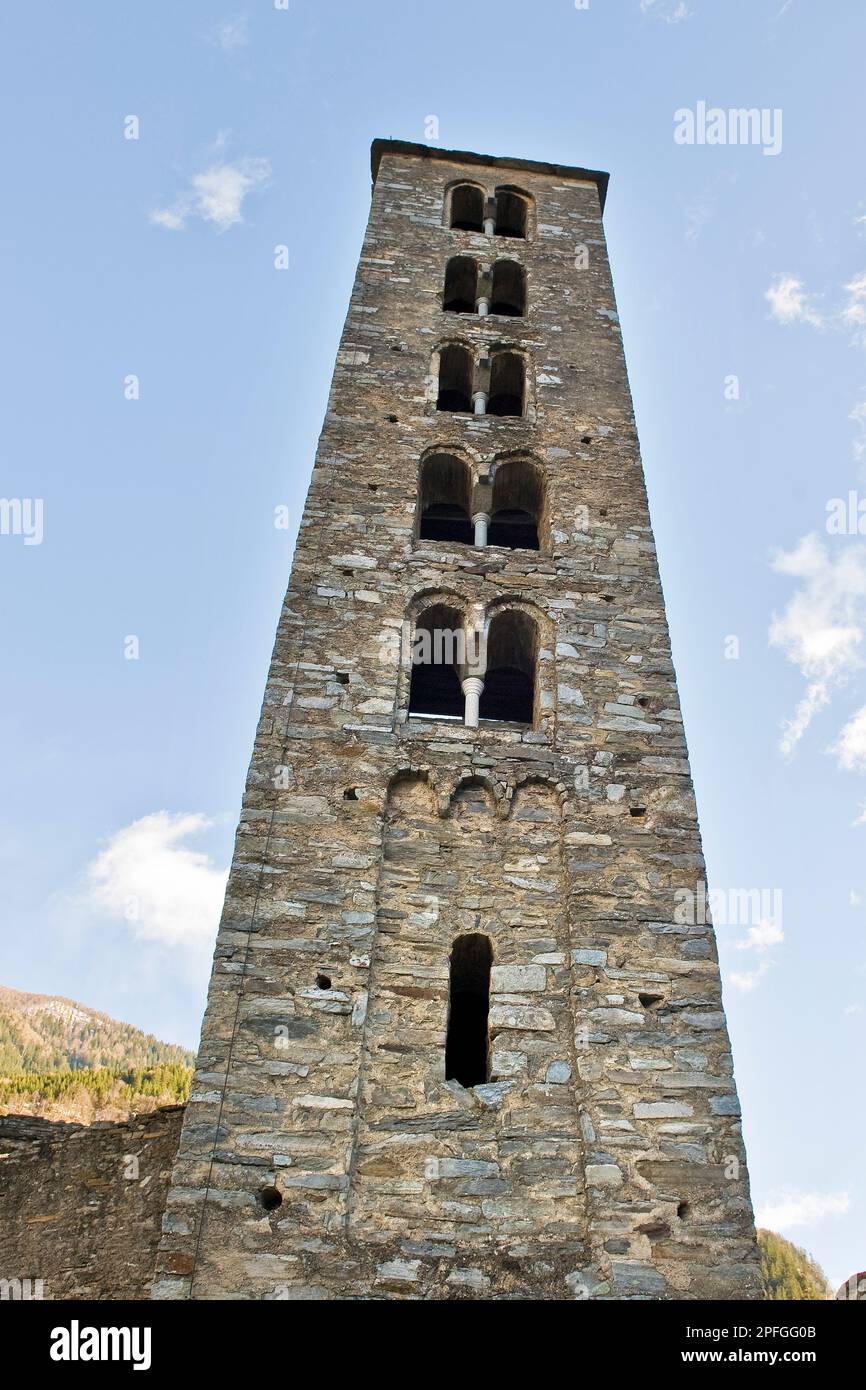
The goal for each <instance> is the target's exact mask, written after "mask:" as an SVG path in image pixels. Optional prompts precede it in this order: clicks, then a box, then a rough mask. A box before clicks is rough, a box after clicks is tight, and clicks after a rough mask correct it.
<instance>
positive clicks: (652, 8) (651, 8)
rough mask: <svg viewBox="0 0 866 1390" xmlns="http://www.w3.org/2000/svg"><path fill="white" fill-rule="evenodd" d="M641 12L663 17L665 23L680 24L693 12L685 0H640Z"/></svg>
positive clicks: (657, 17)
mask: <svg viewBox="0 0 866 1390" xmlns="http://www.w3.org/2000/svg"><path fill="white" fill-rule="evenodd" d="M640 12H641V14H648V15H651V16H652V18H653V19H661V20H663V21H664V23H665V24H680V23H682V21H683V20H684V19H690V18H691V15H692V13H693V12H692V11H691V10H690V9H689V8H688V6H687V5H686V3H685V0H640Z"/></svg>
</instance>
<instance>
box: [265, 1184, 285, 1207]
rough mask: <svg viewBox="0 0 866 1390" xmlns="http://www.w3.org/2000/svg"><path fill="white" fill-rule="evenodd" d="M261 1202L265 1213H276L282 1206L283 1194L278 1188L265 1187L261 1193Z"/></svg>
mask: <svg viewBox="0 0 866 1390" xmlns="http://www.w3.org/2000/svg"><path fill="white" fill-rule="evenodd" d="M259 1201H260V1202H261V1204H262V1206H263V1207H264V1209H265V1211H276V1209H277V1207H279V1206H282V1202H283V1194H282V1192H281V1191H280V1189H279V1188H278V1187H273V1186H271V1187H263V1188H262V1190H261V1192H260V1193H259Z"/></svg>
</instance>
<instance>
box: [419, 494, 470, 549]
mask: <svg viewBox="0 0 866 1390" xmlns="http://www.w3.org/2000/svg"><path fill="white" fill-rule="evenodd" d="M420 539H421V540H422V541H453V542H456V544H458V545H472V543H473V541H474V539H475V533H474V531H473V529H472V522H471V521H470V520H469V517H468V516H467V514H466V512H465V511H464V510H463V508H462V507H458V506H457V505H456V504H455V503H453V502H433V503H432V504H431V505H430V506H429V507H428V508H427V509H426V511H424V513H423V514H422V516H421V531H420Z"/></svg>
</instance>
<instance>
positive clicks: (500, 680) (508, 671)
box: [479, 609, 538, 724]
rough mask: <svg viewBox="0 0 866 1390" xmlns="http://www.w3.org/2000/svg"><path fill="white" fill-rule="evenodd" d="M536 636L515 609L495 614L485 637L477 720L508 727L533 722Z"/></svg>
mask: <svg viewBox="0 0 866 1390" xmlns="http://www.w3.org/2000/svg"><path fill="white" fill-rule="evenodd" d="M537 648H538V634H537V632H536V627H535V624H534V622H533V621H532V619H531V618H530V617H528V616H527V614H526V613H522V612H520V610H519V609H506V610H505V611H504V612H502V613H497V614H495V616H494V618H493V621H492V622H491V624H490V630H489V632H488V634H487V672H486V674H485V677H484V690H483V692H482V695H481V702H480V707H479V717H480V718H481V719H495V720H499V721H501V722H503V723H508V724H532V723H533V722H534V718H535V663H536V653H537Z"/></svg>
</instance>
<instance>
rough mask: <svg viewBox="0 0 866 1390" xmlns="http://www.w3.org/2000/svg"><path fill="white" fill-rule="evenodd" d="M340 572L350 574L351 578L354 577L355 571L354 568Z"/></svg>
mask: <svg viewBox="0 0 866 1390" xmlns="http://www.w3.org/2000/svg"><path fill="white" fill-rule="evenodd" d="M340 573H341V574H345V575H348V576H349V578H350V579H351V577H352V575H353V574H354V573H355V571H354V570H341V571H340Z"/></svg>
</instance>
